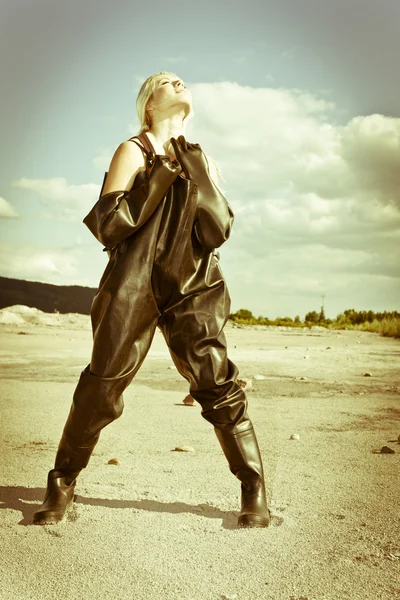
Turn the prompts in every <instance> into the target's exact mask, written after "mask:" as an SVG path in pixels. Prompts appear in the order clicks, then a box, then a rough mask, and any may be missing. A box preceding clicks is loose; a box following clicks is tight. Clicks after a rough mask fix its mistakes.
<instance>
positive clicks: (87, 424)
mask: <svg viewBox="0 0 400 600" xmlns="http://www.w3.org/2000/svg"><path fill="white" fill-rule="evenodd" d="M140 139H141V140H142V141H143V134H142V136H140ZM132 141H134V140H133V139H132ZM146 141H147V142H149V140H148V138H147V136H146ZM150 157H151V156H150ZM153 158H154V159H155V160H154V162H153V164H152V165H150V167H152V168H151V169H149V168H147V170H146V171H142V172H139V174H138V176H137V178H136V180H135V182H134V185H133V188H132V190H131V191H130V192H129V193H127V194H124V199H126V207H129V212H130V216H128V217H127V222H128V221H129V224H130V226H132V223H134V224H136V225H135V232H134V234H133V235H131V236H129V237H127V238H126V239H124V240H123V241H121V242H119V243H118V244H116V245H114V242H115V241H116V239H118V237H119V232H115V231H114V230H113V226H112V217H111V218H110V219H109V220H108V221H107V218H105V219H104V220H103V223H105V222H106V221H107V225H105V226H104V227H103V228H102V230H101V231H96V235H97V234H99V236H98V237H99V238H101V240H102V243H105V244H106V245H107V247H106V248H105V249H106V250H107V252H108V255H109V262H108V264H107V266H106V268H105V271H104V273H103V275H102V277H101V280H100V283H99V288H98V290H97V294H96V296H95V297H94V299H93V303H92V307H91V321H92V328H93V349H92V356H91V361H90V364H88V365H87V366H86V368H85V369H84V370H83V371H82V372H81V375H80V378H79V381H78V384H77V386H76V389H75V392H74V396H73V401H72V405H71V409H70V412H69V415H68V418H67V422H66V424H65V427H64V430H63V435H62V438H61V441H60V444H59V448H58V452H57V456H56V459H55V468H56V469H60V470H64V471H70V472H71V471H74V470H80V469H83V468H85V467H86V466H87V464H88V462H89V459H90V456H91V454H92V452H93V449H94V447H95V445H96V444H97V442H98V439H99V435H100V431H101V429H102V428H103V427H105V426H106V425H107V424H108V423H111V422H112V421H113V420H114V419H117V418H118V417H120V416H121V414H122V412H123V408H124V402H123V391H124V390H125V389H126V387H127V386H128V385H129V384H130V383H131V381H132V380H133V378H134V376H135V374H136V373H137V371H138V369H139V368H140V366H141V365H142V363H143V361H144V359H145V357H146V355H147V352H148V350H149V348H150V345H151V342H152V340H153V336H154V333H155V329H156V327H158V328H159V329H160V330H161V331H162V333H163V335H164V338H165V340H166V343H167V345H168V348H169V350H170V353H171V357H172V360H173V362H174V364H175V366H176V368H177V370H178V372H179V373H180V374H181V375H182V377H184V378H185V379H186V380H187V381H188V383H189V391H190V394H191V395H192V396H193V398H194V399H195V400H197V402H198V403H199V404H200V405H201V415H202V417H203V418H204V419H206V420H207V421H208V422H209V423H211V424H212V425H213V426H214V428H215V430H216V432H218V439H219V441H220V443H221V446H222V448H223V451H224V453H225V455H226V457H227V459H228V462H229V463H230V468H231V471H232V472H233V473H234V474H235V475H236V477H238V479H240V480H241V481H242V482H243V481H244V482H246V481H247V482H249V481H250V482H251V481H255V480H257V481H258V482H261V484H262V486H263V485H264V482H263V472H262V462H261V456H260V454H259V451H258V446H257V441H256V438H255V434H254V433H253V434H252V435H250V436H249V435H247V436H244V437H243V438H241V439H242V445H241V450H240V451H238V448H239V447H238V446H237V440H238V439H239V438H238V437H237V436H238V435H239V434H241V433H242V432H249V430H250V429H251V431H252V432H253V430H252V423H251V420H250V418H249V416H248V414H247V398H246V395H245V392H244V390H243V388H242V387H240V385H239V384H238V383H237V376H238V368H237V366H236V365H235V364H234V363H233V362H232V361H231V360H230V359H229V358H228V356H227V344H226V338H225V334H224V331H223V329H224V326H225V324H226V322H227V320H228V316H229V313H230V306H231V299H230V295H229V292H228V289H227V285H226V282H225V279H224V276H223V274H222V271H221V268H220V265H219V254H218V253H215V251H214V250H215V247H217V246H218V245H221V243H223V241H224V240H226V239H227V238H228V237H229V234H230V231H231V226H232V223H233V218H234V217H233V212H232V210H231V209H230V207H229V205H228V203H227V202H226V200H225V199H224V197H223V196H222V194H221V192H220V191H219V190H218V189H217V188H216V186H215V185H211V184H210V182H207V181H206V178H205V177H203V179H202V182H200V183H198V182H195V181H191V180H189V179H186V178H184V177H183V176H181V173H178V172H177V171H179V169H178V168H177V166H176V164H174V163H171V162H170V161H169V159H168V157H166V156H161V155H155V153H153ZM147 166H148V167H149V165H147ZM172 175H175V178H173V182H172V183H171V178H172ZM167 184H168V185H167ZM168 186H169V187H168ZM210 190H212V191H211V192H210ZM146 193H149V194H150V195H149V197H148V199H147V200H146V197H145V194H146ZM113 194H114V196H115V198H114V200H115V201H118V199H119V194H121V192H113V193H111V194H107V196H108V197H109V198H112V197H113ZM199 196H200V197H201V199H202V200H201V202H202V209H201V210H199V204H198V201H199ZM216 196H218V201H215V203H214V205H213V200H215V198H216ZM207 202H208V205H207ZM111 204H112V203H111ZM206 205H207V208H206ZM126 207H125V208H126ZM125 208H124V210H125ZM213 211H217V214H216V213H213ZM127 214H128V213H126V215H127ZM213 214H214V216H215V219H214V222H213V226H212V227H211V226H210V223H211V219H212V215H213ZM203 217H204V218H203ZM196 228H197V231H196ZM210 245H212V248H211V249H210V248H209V246H210ZM242 493H243V488H242ZM263 493H264V495H265V490H264V488H263ZM242 500H243V502H244V501H245V497H244V496H242ZM243 502H242V509H245V512H247V513H248V512H249V510H248V507H247V508H246V507H245V506H244V504H243ZM257 510H258V511H259V512H260V518H261V520H262V519H264V526H265V519H266V515H265V506H264V504H263V503H262V502H261V504H260V503H258V504H257V503H253V505H252V508H251V510H250V512H251V511H253V512H254V511H255V512H257ZM242 512H243V510H242ZM255 520H256V518H255ZM239 524H240V523H239ZM247 526H251V518H250V522H249V523H248V524H247ZM254 526H257V525H256V524H254Z"/></svg>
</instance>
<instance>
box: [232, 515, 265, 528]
mask: <svg viewBox="0 0 400 600" xmlns="http://www.w3.org/2000/svg"><path fill="white" fill-rule="evenodd" d="M270 522H271V520H270V519H266V518H265V517H261V516H260V515H242V516H241V517H239V519H238V526H239V527H243V528H244V527H268V526H269V524H270Z"/></svg>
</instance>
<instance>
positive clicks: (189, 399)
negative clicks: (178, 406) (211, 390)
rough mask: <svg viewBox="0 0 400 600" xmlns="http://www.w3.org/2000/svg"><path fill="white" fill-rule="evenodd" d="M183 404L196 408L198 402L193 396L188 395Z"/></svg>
mask: <svg viewBox="0 0 400 600" xmlns="http://www.w3.org/2000/svg"><path fill="white" fill-rule="evenodd" d="M183 404H185V405H186V406H196V401H195V399H194V398H193V396H191V395H190V394H188V395H187V396H186V397H185V398H184V399H183Z"/></svg>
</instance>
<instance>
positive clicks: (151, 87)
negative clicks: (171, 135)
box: [136, 71, 225, 191]
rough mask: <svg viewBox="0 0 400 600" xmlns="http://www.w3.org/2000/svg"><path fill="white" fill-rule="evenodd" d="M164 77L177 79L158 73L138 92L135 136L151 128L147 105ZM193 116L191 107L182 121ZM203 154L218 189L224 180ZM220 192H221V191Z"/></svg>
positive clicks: (209, 158) (209, 159)
mask: <svg viewBox="0 0 400 600" xmlns="http://www.w3.org/2000/svg"><path fill="white" fill-rule="evenodd" d="M164 75H166V76H167V77H174V78H177V77H176V74H175V73H170V72H169V71H160V72H159V73H154V74H153V75H150V77H148V78H147V79H146V81H144V82H143V84H142V86H141V88H140V90H139V93H138V95H137V98H136V113H137V116H138V119H139V123H140V130H139V132H138V133H137V134H136V135H140V134H141V133H143V132H146V131H149V129H150V128H151V117H150V115H149V112H148V110H147V104H148V102H149V100H151V98H152V96H153V93H154V91H155V89H156V88H157V85H158V82H159V80H160V79H161V76H164ZM178 79H179V78H178ZM194 114H195V112H194V110H193V108H192V107H191V108H190V110H189V112H188V114H187V115H185V117H184V118H183V121H186V119H189V120H190V119H191V118H193V116H194ZM170 145H171V143H170ZM203 152H204V151H203ZM204 154H205V156H206V158H207V162H208V166H209V169H210V175H211V177H212V179H213V181H214V183H215V185H216V186H217V187H218V188H220V181H221V180H222V181H225V179H224V178H223V177H222V174H221V171H220V169H219V167H218V165H217V163H216V162H215V160H214V159H213V158H211V156H209V155H208V154H206V153H205V152H204ZM220 189H221V188H220ZM221 191H223V190H222V189H221Z"/></svg>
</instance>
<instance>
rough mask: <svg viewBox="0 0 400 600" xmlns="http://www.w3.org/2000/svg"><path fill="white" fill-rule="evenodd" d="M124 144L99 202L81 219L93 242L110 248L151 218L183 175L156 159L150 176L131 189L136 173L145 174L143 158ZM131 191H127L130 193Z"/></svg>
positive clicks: (164, 160)
mask: <svg viewBox="0 0 400 600" xmlns="http://www.w3.org/2000/svg"><path fill="white" fill-rule="evenodd" d="M126 144H129V142H123V143H122V144H120V146H119V147H118V148H117V150H116V152H115V154H114V157H113V159H112V161H111V164H110V170H109V172H108V174H107V177H106V179H105V181H104V184H103V188H102V190H101V192H100V198H99V200H98V201H97V202H96V204H95V205H94V207H93V208H92V210H91V211H90V213H89V214H88V215H87V216H86V217H85V218H84V219H83V222H84V223H85V225H86V226H87V227H88V228H89V230H90V231H91V232H92V233H93V235H94V236H95V238H96V239H97V240H98V241H99V242H100V243H101V244H103V245H104V246H106V247H108V248H113V247H114V246H115V245H116V244H119V243H120V242H122V240H124V239H125V238H127V237H128V236H130V235H132V234H133V233H135V231H137V230H138V229H139V228H140V227H142V225H144V224H145V223H146V221H147V220H148V219H149V218H150V217H151V215H152V214H153V212H154V211H155V210H156V208H157V206H158V205H159V204H160V202H161V200H162V199H163V198H164V196H165V194H166V192H167V190H168V188H169V187H170V186H171V184H172V183H173V182H174V181H175V179H176V177H177V176H178V175H179V173H180V172H181V171H182V167H181V165H180V164H179V163H178V162H173V163H172V162H171V161H169V160H168V158H166V157H161V156H157V158H156V160H155V162H154V165H153V167H152V170H151V172H150V174H149V176H146V179H145V181H144V182H143V183H142V184H141V185H139V186H138V187H135V188H132V185H133V183H134V181H135V179H136V176H137V175H138V173H139V171H143V170H144V168H145V167H144V158H143V155H142V153H141V150H140V148H139V147H138V146H136V148H137V150H138V151H139V153H140V155H139V154H138V153H137V152H136V150H135V149H133V150H132V149H131V147H133V146H135V145H134V144H129V146H128V147H126ZM129 190H130V191H129Z"/></svg>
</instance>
